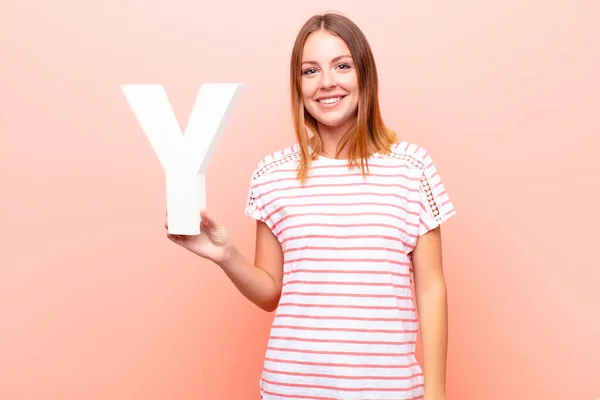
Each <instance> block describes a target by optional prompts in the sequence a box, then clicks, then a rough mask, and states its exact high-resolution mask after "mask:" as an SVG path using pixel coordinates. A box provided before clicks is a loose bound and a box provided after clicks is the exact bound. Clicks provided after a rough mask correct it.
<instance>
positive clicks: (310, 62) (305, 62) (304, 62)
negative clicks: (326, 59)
mask: <svg viewBox="0 0 600 400" xmlns="http://www.w3.org/2000/svg"><path fill="white" fill-rule="evenodd" d="M342 58H352V56H350V55H348V54H343V55H341V56H337V57H334V58H333V60H331V61H332V62H336V61H339V60H341V59H342ZM302 64H318V62H316V61H310V60H309V61H302Z"/></svg>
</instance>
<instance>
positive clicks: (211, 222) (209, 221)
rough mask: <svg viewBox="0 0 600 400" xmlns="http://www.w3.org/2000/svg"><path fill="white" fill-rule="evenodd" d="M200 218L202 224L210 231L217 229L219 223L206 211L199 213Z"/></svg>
mask: <svg viewBox="0 0 600 400" xmlns="http://www.w3.org/2000/svg"><path fill="white" fill-rule="evenodd" d="M200 217H201V218H202V221H203V222H204V224H206V225H208V227H210V228H212V229H219V223H218V222H217V221H216V220H215V218H214V216H213V215H212V214H211V213H209V212H208V211H207V210H202V211H200Z"/></svg>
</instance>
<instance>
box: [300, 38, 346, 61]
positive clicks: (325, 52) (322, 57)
mask: <svg viewBox="0 0 600 400" xmlns="http://www.w3.org/2000/svg"><path fill="white" fill-rule="evenodd" d="M343 55H348V56H349V55H350V50H349V49H348V46H347V45H346V43H345V42H344V41H343V40H342V39H341V38H340V37H339V36H336V35H334V34H332V33H330V32H327V31H322V30H320V31H316V32H312V33H311V34H310V35H308V37H307V38H306V42H305V43H304V49H303V50H302V61H315V62H322V61H327V60H331V59H332V58H335V57H339V56H343Z"/></svg>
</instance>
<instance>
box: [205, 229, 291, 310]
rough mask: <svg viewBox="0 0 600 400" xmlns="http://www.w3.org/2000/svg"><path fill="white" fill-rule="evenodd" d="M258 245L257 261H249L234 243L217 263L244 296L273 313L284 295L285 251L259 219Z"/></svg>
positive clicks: (255, 259)
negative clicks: (282, 288)
mask: <svg viewBox="0 0 600 400" xmlns="http://www.w3.org/2000/svg"><path fill="white" fill-rule="evenodd" d="M255 247H256V248H255V256H254V264H252V263H250V262H248V261H247V260H246V259H245V258H244V256H242V255H241V254H240V252H239V251H238V250H237V248H236V247H235V246H233V245H230V246H229V247H228V249H227V251H226V253H225V255H224V257H223V259H222V260H220V261H217V262H216V263H217V265H219V266H220V267H221V269H222V270H223V271H224V272H225V274H226V275H227V276H228V277H229V279H230V280H231V282H232V283H233V284H234V285H235V287H236V288H237V289H238V290H239V291H240V293H241V294H242V295H244V296H245V297H246V298H247V299H248V300H250V301H251V302H252V303H254V304H256V305H257V306H258V307H260V308H262V309H263V310H265V311H268V312H271V311H274V310H275V309H276V308H277V304H278V303H279V298H280V296H281V286H282V281H283V254H282V251H281V245H280V244H279V241H278V240H277V238H276V237H275V235H274V234H273V233H272V232H271V230H270V229H269V227H268V226H267V225H266V224H265V223H264V222H261V221H256V246H255Z"/></svg>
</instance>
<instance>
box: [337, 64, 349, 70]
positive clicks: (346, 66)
mask: <svg viewBox="0 0 600 400" xmlns="http://www.w3.org/2000/svg"><path fill="white" fill-rule="evenodd" d="M338 68H340V69H349V68H350V64H347V63H341V64H339V65H338Z"/></svg>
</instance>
